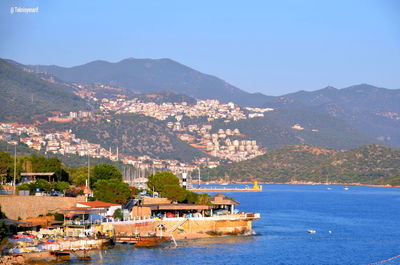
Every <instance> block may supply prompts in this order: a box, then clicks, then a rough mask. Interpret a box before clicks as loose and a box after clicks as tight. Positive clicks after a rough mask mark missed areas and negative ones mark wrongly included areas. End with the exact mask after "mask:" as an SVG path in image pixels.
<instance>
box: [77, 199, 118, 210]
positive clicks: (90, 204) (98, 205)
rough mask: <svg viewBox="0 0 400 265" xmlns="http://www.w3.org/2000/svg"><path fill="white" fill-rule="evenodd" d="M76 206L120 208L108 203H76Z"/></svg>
mask: <svg viewBox="0 0 400 265" xmlns="http://www.w3.org/2000/svg"><path fill="white" fill-rule="evenodd" d="M77 204H82V205H86V206H87V207H90V208H102V207H111V206H121V204H115V203H110V202H102V201H92V202H77Z"/></svg>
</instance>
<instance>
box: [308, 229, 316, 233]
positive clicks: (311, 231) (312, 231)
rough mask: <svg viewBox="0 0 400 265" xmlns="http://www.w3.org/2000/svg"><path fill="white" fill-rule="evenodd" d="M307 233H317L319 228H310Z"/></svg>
mask: <svg viewBox="0 0 400 265" xmlns="http://www.w3.org/2000/svg"><path fill="white" fill-rule="evenodd" d="M307 233H309V234H316V233H317V230H313V229H309V230H307Z"/></svg>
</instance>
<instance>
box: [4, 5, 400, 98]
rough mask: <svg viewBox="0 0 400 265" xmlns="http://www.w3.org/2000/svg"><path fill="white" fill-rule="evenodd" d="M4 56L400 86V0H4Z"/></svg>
mask: <svg viewBox="0 0 400 265" xmlns="http://www.w3.org/2000/svg"><path fill="white" fill-rule="evenodd" d="M11 7H39V12H38V13H30V14H22V13H14V14H11V12H10V8H11ZM0 57H3V58H9V59H13V60H16V61H18V62H21V63H25V64H56V65H61V66H74V65H79V64H83V63H87V62H89V61H92V60H97V59H102V60H107V61H111V62H116V61H119V60H121V59H124V58H127V57H134V58H171V59H173V60H176V61H178V62H180V63H182V64H185V65H188V66H190V67H192V68H194V69H197V70H199V71H201V72H204V73H207V74H212V75H215V76H218V77H220V78H222V79H224V80H226V81H227V82H229V83H231V84H233V85H236V86H238V87H239V88H242V89H244V90H246V91H250V92H256V91H259V92H262V93H264V94H268V95H280V94H285V93H289V92H294V91H297V90H316V89H320V88H323V87H325V86H328V85H332V86H335V87H338V88H341V87H346V86H350V85H353V84H358V83H370V84H373V85H376V86H382V87H387V88H393V89H394V88H396V89H397V88H400V1H397V0H392V1H389V0H376V1H370V0H360V1H351V0H345V1H340V0H332V1H323V0H318V1H280V0H276V1H273V2H272V1H271V2H269V1H243V0H242V1H234V0H230V1H223V0H211V1H207V0H201V1H200V0H199V1H196V0H182V1H173V0H160V1H155V0H146V1H144V0H142V1H133V0H131V1H122V0H121V1H115V0H107V1H102V0H96V1H88V0H79V1H75V0H48V1H45V0H41V1H34V0H29V1H20V0H1V1H0Z"/></svg>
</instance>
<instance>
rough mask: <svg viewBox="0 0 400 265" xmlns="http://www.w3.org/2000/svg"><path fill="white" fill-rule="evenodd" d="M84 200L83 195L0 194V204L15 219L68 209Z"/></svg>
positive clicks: (9, 216)
mask: <svg viewBox="0 0 400 265" xmlns="http://www.w3.org/2000/svg"><path fill="white" fill-rule="evenodd" d="M84 200H85V199H84V197H75V198H74V197H52V196H40V197H39V196H14V195H1V196H0V206H1V210H2V211H3V212H4V213H5V214H6V216H7V217H8V218H10V219H14V220H17V219H18V217H21V218H22V219H26V218H29V217H37V216H38V215H40V214H43V215H45V214H47V213H48V212H56V211H57V210H60V209H68V208H71V207H73V206H75V205H76V203H77V202H79V201H84Z"/></svg>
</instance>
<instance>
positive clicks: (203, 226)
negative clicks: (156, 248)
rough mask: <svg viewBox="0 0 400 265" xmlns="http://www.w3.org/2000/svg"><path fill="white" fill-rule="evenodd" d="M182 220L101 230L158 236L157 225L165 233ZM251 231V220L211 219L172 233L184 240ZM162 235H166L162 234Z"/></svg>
mask: <svg viewBox="0 0 400 265" xmlns="http://www.w3.org/2000/svg"><path fill="white" fill-rule="evenodd" d="M181 222H182V219H178V220H177V219H173V218H171V219H168V218H166V219H164V220H154V221H149V222H146V221H144V222H143V223H140V224H127V223H123V222H121V223H112V224H104V225H103V230H104V231H105V230H114V233H115V234H116V235H119V234H124V235H132V234H134V233H140V234H141V235H142V236H147V235H148V233H149V232H151V233H154V232H157V235H160V231H159V230H157V227H158V225H160V224H163V225H164V226H165V227H166V231H170V230H171V229H172V228H174V227H175V226H176V225H178V224H180V223H181ZM251 231H252V220H243V219H237V220H213V219H208V220H207V219H195V218H193V219H188V220H187V221H185V222H184V223H182V224H181V225H180V226H178V227H177V229H176V230H175V231H174V232H173V235H174V237H175V238H176V239H184V238H202V237H208V236H213V235H223V234H232V235H236V234H244V233H250V232H251ZM164 235H168V233H165V232H164Z"/></svg>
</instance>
